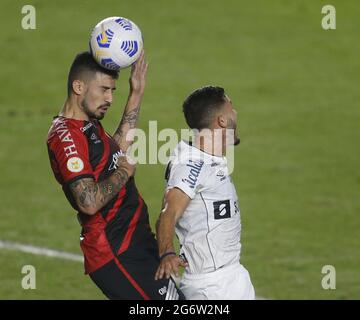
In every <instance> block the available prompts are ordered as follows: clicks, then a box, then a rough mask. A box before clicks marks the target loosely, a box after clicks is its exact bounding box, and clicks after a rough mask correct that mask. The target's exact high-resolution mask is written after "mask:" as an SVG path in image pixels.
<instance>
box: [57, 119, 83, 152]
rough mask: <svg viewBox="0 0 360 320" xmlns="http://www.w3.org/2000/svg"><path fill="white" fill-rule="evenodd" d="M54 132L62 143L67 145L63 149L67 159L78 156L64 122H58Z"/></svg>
mask: <svg viewBox="0 0 360 320" xmlns="http://www.w3.org/2000/svg"><path fill="white" fill-rule="evenodd" d="M55 132H56V134H57V135H58V137H59V139H60V141H61V142H62V143H67V144H68V145H66V146H65V147H64V151H65V155H66V157H67V158H68V157H69V156H71V155H74V154H78V153H77V150H76V146H75V144H74V140H73V139H72V137H71V134H70V131H69V129H68V127H67V126H66V122H65V121H61V122H59V125H58V126H56V128H55ZM70 143H71V144H70Z"/></svg>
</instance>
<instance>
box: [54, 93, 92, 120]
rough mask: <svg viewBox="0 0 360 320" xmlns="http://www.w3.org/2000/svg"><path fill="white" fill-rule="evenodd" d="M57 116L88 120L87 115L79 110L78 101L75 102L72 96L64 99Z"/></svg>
mask: <svg viewBox="0 0 360 320" xmlns="http://www.w3.org/2000/svg"><path fill="white" fill-rule="evenodd" d="M59 116H62V117H65V118H69V119H75V120H85V121H89V120H90V119H89V117H88V115H87V114H86V113H85V112H83V111H82V110H81V107H80V105H79V103H78V101H76V99H75V98H73V97H72V96H71V97H69V98H67V99H66V101H65V104H64V106H63V107H62V109H61V111H60V113H59Z"/></svg>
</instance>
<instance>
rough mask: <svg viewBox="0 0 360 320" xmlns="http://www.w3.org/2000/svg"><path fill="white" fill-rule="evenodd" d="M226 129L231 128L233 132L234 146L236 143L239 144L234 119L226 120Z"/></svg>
mask: <svg viewBox="0 0 360 320" xmlns="http://www.w3.org/2000/svg"><path fill="white" fill-rule="evenodd" d="M228 129H232V130H234V131H233V132H234V134H233V137H232V138H233V141H232V142H233V143H232V144H233V145H234V146H237V145H239V144H240V138H239V137H238V136H237V125H236V122H235V121H234V120H232V119H229V120H228Z"/></svg>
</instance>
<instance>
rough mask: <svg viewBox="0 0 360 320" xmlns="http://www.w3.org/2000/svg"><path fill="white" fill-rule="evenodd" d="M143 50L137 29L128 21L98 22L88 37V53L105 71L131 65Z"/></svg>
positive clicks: (114, 19)
mask: <svg viewBox="0 0 360 320" xmlns="http://www.w3.org/2000/svg"><path fill="white" fill-rule="evenodd" d="M142 48H143V37H142V34H141V31H140V29H139V27H138V26H137V25H136V24H135V23H134V22H132V21H131V20H129V19H126V18H123V17H110V18H106V19H104V20H102V21H100V22H99V23H98V24H97V25H96V26H95V27H94V29H93V30H92V32H91V36H90V51H91V53H92V55H93V57H94V58H95V60H96V61H97V62H98V63H99V64H100V65H101V66H103V67H105V68H106V69H110V70H119V69H123V68H126V67H128V66H130V65H131V64H133V63H134V62H135V61H136V60H137V59H138V58H139V56H140V53H141V50H142Z"/></svg>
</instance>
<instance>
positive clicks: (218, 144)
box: [193, 130, 226, 157]
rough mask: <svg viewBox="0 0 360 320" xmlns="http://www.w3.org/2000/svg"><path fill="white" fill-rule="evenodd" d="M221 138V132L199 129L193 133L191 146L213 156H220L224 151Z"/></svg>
mask: <svg viewBox="0 0 360 320" xmlns="http://www.w3.org/2000/svg"><path fill="white" fill-rule="evenodd" d="M220 133H221V132H220ZM223 140H224V139H223V136H222V134H217V133H216V132H215V133H214V132H213V131H212V130H206V131H205V130H201V131H200V132H199V133H198V134H196V135H195V137H194V143H193V146H194V147H196V148H198V149H200V150H201V151H203V152H206V153H208V154H211V155H213V156H217V157H221V156H223V155H225V151H226V150H225V144H224V143H223Z"/></svg>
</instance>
